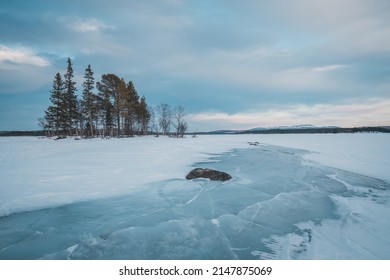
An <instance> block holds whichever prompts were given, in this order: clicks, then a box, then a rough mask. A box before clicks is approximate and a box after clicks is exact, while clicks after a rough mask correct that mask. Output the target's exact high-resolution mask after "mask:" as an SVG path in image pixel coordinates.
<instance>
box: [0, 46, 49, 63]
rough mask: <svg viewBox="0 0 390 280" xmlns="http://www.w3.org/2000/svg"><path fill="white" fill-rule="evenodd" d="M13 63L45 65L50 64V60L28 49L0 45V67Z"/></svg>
mask: <svg viewBox="0 0 390 280" xmlns="http://www.w3.org/2000/svg"><path fill="white" fill-rule="evenodd" d="M15 64H24V65H33V66H38V67H46V66H49V65H50V62H49V60H47V59H46V58H44V57H41V56H39V55H37V54H35V53H34V52H33V51H32V50H30V49H27V48H9V47H5V46H1V45H0V68H3V69H4V68H9V67H11V66H12V65H15Z"/></svg>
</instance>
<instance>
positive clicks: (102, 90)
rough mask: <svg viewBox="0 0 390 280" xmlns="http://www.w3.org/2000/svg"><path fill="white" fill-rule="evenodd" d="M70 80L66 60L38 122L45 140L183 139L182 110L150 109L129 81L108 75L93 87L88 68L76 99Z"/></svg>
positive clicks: (168, 106) (177, 108)
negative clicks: (145, 137) (152, 136)
mask: <svg viewBox="0 0 390 280" xmlns="http://www.w3.org/2000/svg"><path fill="white" fill-rule="evenodd" d="M73 78H74V75H73V65H72V61H71V59H70V58H68V60H67V69H66V73H65V74H64V75H63V76H62V75H61V74H60V73H57V74H56V75H55V76H54V80H53V86H52V89H51V91H50V101H51V105H50V106H49V107H48V108H47V110H46V111H45V114H44V116H43V117H42V118H39V125H40V127H41V128H42V129H43V131H44V132H45V135H46V136H80V137H98V136H99V137H105V136H110V137H112V136H116V137H122V136H134V135H146V134H156V135H157V136H158V135H159V134H160V133H161V134H163V135H174V136H176V137H183V135H184V134H185V132H186V130H187V123H186V122H185V121H184V107H183V106H180V105H179V106H177V107H175V108H174V109H171V106H170V105H168V104H164V103H162V104H159V105H158V106H156V108H152V107H151V106H149V105H148V104H147V102H146V98H145V96H142V97H140V96H139V95H138V92H137V90H136V89H135V86H134V84H133V82H132V81H125V79H124V78H119V77H118V76H117V75H115V74H111V73H109V74H103V75H102V77H101V80H100V81H98V82H96V83H95V78H94V72H93V71H92V68H91V65H88V67H87V68H86V69H85V73H84V82H83V84H82V94H81V98H80V99H79V98H78V96H77V94H76V92H77V88H76V82H74V80H73ZM94 89H96V90H97V93H96V92H95V91H94ZM172 126H173V127H174V129H175V131H174V133H173V134H171V127H172Z"/></svg>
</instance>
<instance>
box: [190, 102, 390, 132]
mask: <svg viewBox="0 0 390 280" xmlns="http://www.w3.org/2000/svg"><path fill="white" fill-rule="evenodd" d="M389 106H390V99H371V100H365V101H357V102H355V103H350V104H348V103H345V104H315V105H303V104H295V105H288V106H279V107H275V108H271V109H268V110H264V111H258V112H255V111H251V112H246V113H245V112H244V113H236V114H227V113H221V112H212V113H199V114H191V115H189V116H188V119H189V120H190V121H191V123H193V126H194V128H195V130H196V129H197V128H200V129H202V128H207V127H219V128H224V129H249V128H254V127H273V126H282V125H297V124H306V123H308V124H313V125H317V126H329V125H336V126H342V127H354V126H377V125H388V124H389V123H390V111H389V110H388V108H389Z"/></svg>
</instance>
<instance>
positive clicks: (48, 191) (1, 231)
mask: <svg viewBox="0 0 390 280" xmlns="http://www.w3.org/2000/svg"><path fill="white" fill-rule="evenodd" d="M273 137H274V138H273ZM281 137H282V136H279V138H278V137H277V136H272V137H263V136H254V135H242V136H238V137H235V136H219V137H216V136H210V137H209V136H204V137H199V138H195V139H155V138H151V137H149V138H145V139H142V138H138V139H111V140H109V141H105V140H100V139H93V140H83V141H73V140H62V141H64V142H61V141H51V140H42V139H39V140H38V139H35V138H9V139H5V140H4V139H2V140H1V150H0V156H1V157H2V163H1V167H2V169H1V170H2V171H0V172H1V173H0V175H1V177H2V178H3V179H4V180H2V183H0V187H1V189H0V190H1V191H2V193H3V194H4V195H3V196H2V198H1V199H0V209H1V211H2V212H1V217H0V259H390V222H389V218H388V217H389V216H390V192H389V190H390V185H389V181H388V180H387V177H386V176H387V175H386V173H385V172H382V173H378V174H377V175H378V176H376V177H375V178H374V177H373V176H369V175H372V174H373V173H375V172H378V170H386V169H387V170H389V169H388V168H389V165H388V163H389V153H388V147H387V146H386V145H384V144H383V143H388V142H386V141H387V140H389V138H388V136H387V135H377V136H375V135H373V136H367V135H360V136H359V135H356V136H353V135H349V136H343V135H340V136H333V137H334V138H327V137H330V136H326V135H324V136H323V137H324V138H318V137H319V136H318V135H316V136H314V138H315V139H317V140H318V139H327V145H325V144H324V143H321V142H320V141H317V142H316V143H314V144H313V139H314V138H313V137H312V136H310V135H309V136H307V135H300V136H296V135H295V136H292V138H290V141H289V139H286V140H284V141H285V142H286V143H280V141H282V140H281V139H282V138H281ZM283 137H285V136H283ZM311 137H312V138H311ZM356 137H357V138H356ZM367 137H369V138H367ZM310 138H311V139H310ZM291 139H293V140H294V139H295V140H294V141H291ZM329 139H333V140H329ZM341 139H346V140H345V141H344V142H343V141H341ZM353 139H355V140H356V141H355V142H354V141H353ZM367 139H371V140H370V141H371V142H370V143H367V141H368V140H367ZM375 139H378V141H377V145H375V143H373V142H372V141H375ZM156 141H158V144H156ZM247 141H259V142H260V143H261V144H260V145H258V146H250V145H248V143H247ZM278 141H279V142H278ZM305 141H307V144H305ZM332 141H333V142H332ZM359 141H360V142H361V143H366V145H367V146H370V145H375V148H376V149H378V150H380V151H381V155H379V154H372V149H371V148H367V147H366V146H362V145H357V147H359V148H360V150H359V152H356V150H355V149H354V147H353V143H360V142H359ZM345 142H347V143H345ZM272 143H273V144H277V145H272ZM310 143H312V144H310ZM310 145H311V146H310ZM316 145H317V146H316ZM343 145H345V146H349V147H351V146H352V149H351V150H350V151H348V150H347V149H343V151H344V154H343V157H342V158H343V159H340V161H337V162H336V163H335V164H333V165H332V164H331V163H329V164H326V163H327V160H329V158H330V157H331V155H332V154H338V155H340V152H337V151H339V150H340V149H341V148H342V147H343ZM300 146H306V147H307V148H308V149H310V151H308V150H305V149H302V147H300ZM378 146H380V147H378ZM134 147H136V148H137V149H136V148H134ZM324 147H326V148H324ZM340 147H341V148H340ZM298 148H299V149H298ZM129 149H130V150H129ZM132 149H134V150H132ZM365 150H368V151H370V153H369V154H368V153H367V154H365V153H364V152H361V151H365ZM121 151H122V152H121ZM313 152H315V153H313ZM151 154H152V155H151ZM321 155H322V157H321ZM127 158H131V159H127ZM335 158H336V159H337V156H335ZM371 158H376V159H377V160H376V162H375V163H373V162H371V168H372V165H373V166H374V168H372V169H373V170H370V169H369V168H366V169H364V170H366V171H367V172H366V174H364V173H363V172H360V174H359V173H357V171H359V170H354V168H358V169H359V168H362V166H365V165H367V166H368V165H370V159H371ZM135 159H137V161H135ZM354 159H359V160H360V161H359V164H358V162H357V160H354ZM343 160H344V163H343ZM133 161H135V162H133ZM347 161H348V162H349V163H353V162H355V163H356V164H357V167H355V166H354V165H353V164H349V165H348V164H347V163H345V162H347ZM136 162H138V164H136ZM324 164H326V165H324ZM340 164H342V165H345V167H346V168H345V169H346V170H343V169H342V168H340ZM134 165H136V166H134ZM383 165H385V166H383ZM160 167H161V168H160ZM194 167H208V168H214V169H218V170H221V171H224V172H228V173H229V174H231V175H232V177H233V179H232V180H231V181H228V182H223V183H222V182H214V181H209V180H206V179H196V180H192V181H188V180H185V179H184V177H185V175H186V173H187V172H189V171H190V170H191V169H192V168H194ZM158 168H160V169H158ZM362 173H363V174H362ZM374 175H375V174H374ZM68 186H69V187H68ZM105 190H106V191H105ZM29 198H31V200H29Z"/></svg>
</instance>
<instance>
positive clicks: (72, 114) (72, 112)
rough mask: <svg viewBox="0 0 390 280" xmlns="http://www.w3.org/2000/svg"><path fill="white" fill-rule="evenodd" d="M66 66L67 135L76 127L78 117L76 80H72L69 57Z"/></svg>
mask: <svg viewBox="0 0 390 280" xmlns="http://www.w3.org/2000/svg"><path fill="white" fill-rule="evenodd" d="M67 63H68V66H67V69H66V73H65V75H64V78H65V82H64V84H65V106H66V127H65V129H66V130H67V131H68V133H69V135H70V136H71V135H72V130H73V129H75V128H76V124H77V121H78V119H79V116H78V110H77V96H76V90H77V89H76V82H74V81H73V78H74V75H73V66H72V61H71V59H70V58H68V60H67Z"/></svg>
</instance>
